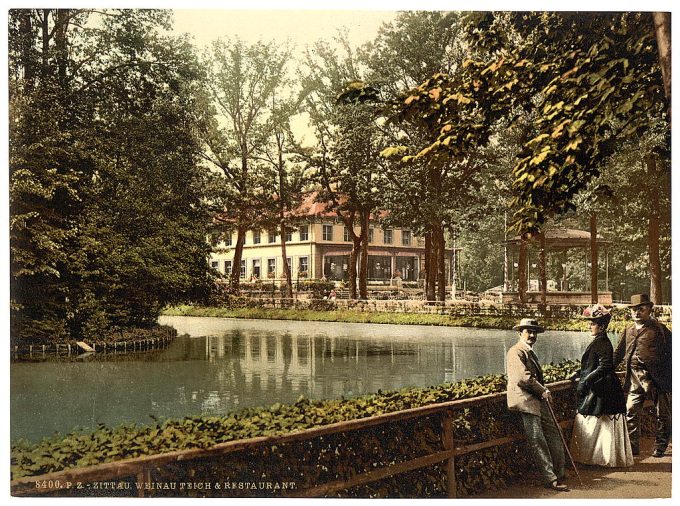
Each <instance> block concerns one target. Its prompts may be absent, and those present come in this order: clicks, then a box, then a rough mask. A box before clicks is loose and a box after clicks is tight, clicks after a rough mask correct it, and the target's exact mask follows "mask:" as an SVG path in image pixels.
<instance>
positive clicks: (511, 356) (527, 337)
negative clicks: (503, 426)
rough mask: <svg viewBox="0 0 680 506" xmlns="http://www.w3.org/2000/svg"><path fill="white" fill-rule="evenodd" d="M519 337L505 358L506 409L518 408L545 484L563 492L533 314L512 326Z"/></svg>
mask: <svg viewBox="0 0 680 506" xmlns="http://www.w3.org/2000/svg"><path fill="white" fill-rule="evenodd" d="M513 329H514V330H517V331H518V332H519V340H518V341H517V344H515V345H514V346H513V347H512V348H510V350H508V355H507V359H506V371H507V374H508V409H510V410H512V411H517V412H519V414H520V416H521V417H522V423H523V425H524V432H525V434H526V437H527V443H528V445H529V448H530V449H531V451H532V454H533V455H534V459H535V462H536V465H537V467H538V470H539V472H540V473H541V478H542V479H543V483H544V486H545V487H546V488H549V489H552V490H555V491H558V492H564V491H567V490H569V489H568V488H567V486H566V485H564V484H563V483H561V481H562V480H563V479H564V464H565V458H564V448H563V447H562V440H561V438H560V433H559V429H558V428H557V426H556V425H555V422H554V421H553V419H552V416H551V415H550V409H549V407H548V404H547V403H548V402H552V396H551V394H550V391H549V390H548V389H547V388H546V387H545V386H543V371H542V370H541V365H540V364H539V363H538V357H537V356H536V354H535V353H534V350H533V346H534V343H536V339H537V338H538V334H540V333H542V332H544V331H545V329H544V328H543V327H541V326H540V325H539V324H538V321H537V320H535V319H533V318H524V319H523V320H522V321H520V323H519V325H515V326H514V327H513Z"/></svg>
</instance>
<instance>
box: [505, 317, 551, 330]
mask: <svg viewBox="0 0 680 506" xmlns="http://www.w3.org/2000/svg"><path fill="white" fill-rule="evenodd" d="M524 329H529V330H535V331H536V333H537V334H540V333H541V332H545V329H544V328H543V327H541V326H540V325H539V324H538V320H536V319H535V318H522V320H520V322H519V323H518V324H517V325H515V326H514V327H512V330H518V331H520V332H521V331H522V330H524Z"/></svg>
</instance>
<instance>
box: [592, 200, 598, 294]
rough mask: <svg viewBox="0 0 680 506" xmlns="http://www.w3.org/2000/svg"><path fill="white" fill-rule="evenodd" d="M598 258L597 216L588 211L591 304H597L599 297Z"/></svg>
mask: <svg viewBox="0 0 680 506" xmlns="http://www.w3.org/2000/svg"><path fill="white" fill-rule="evenodd" d="M598 258H599V254H598V251H597V216H595V213H594V212H592V213H590V302H591V303H593V304H597V302H598V298H599V297H598V295H599V294H598V290H597V275H598V271H599V265H598Z"/></svg>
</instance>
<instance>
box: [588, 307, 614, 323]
mask: <svg viewBox="0 0 680 506" xmlns="http://www.w3.org/2000/svg"><path fill="white" fill-rule="evenodd" d="M581 318H585V319H586V320H592V321H599V320H606V321H607V322H609V320H611V319H612V314H611V313H610V312H609V310H608V309H607V308H606V307H604V306H603V305H602V304H593V305H592V306H588V307H587V308H585V309H584V310H583V314H582V315H581Z"/></svg>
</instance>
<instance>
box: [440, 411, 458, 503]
mask: <svg viewBox="0 0 680 506" xmlns="http://www.w3.org/2000/svg"><path fill="white" fill-rule="evenodd" d="M442 447H443V449H444V450H453V415H452V413H451V410H450V409H447V410H446V411H444V416H443V417H442ZM445 469H446V497H449V498H455V497H456V496H457V495H458V490H457V485H456V463H455V458H454V457H451V458H450V459H448V460H447V461H446V464H445Z"/></svg>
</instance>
